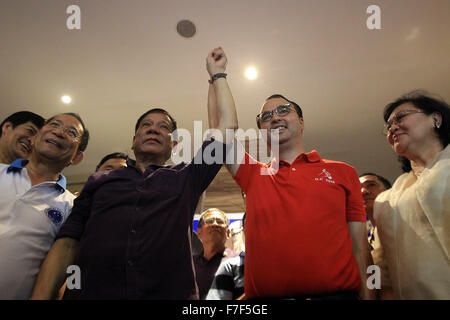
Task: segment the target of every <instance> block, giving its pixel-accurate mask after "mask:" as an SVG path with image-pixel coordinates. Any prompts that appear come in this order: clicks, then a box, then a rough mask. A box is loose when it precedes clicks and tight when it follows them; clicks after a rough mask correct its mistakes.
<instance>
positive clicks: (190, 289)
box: [0, 47, 450, 300]
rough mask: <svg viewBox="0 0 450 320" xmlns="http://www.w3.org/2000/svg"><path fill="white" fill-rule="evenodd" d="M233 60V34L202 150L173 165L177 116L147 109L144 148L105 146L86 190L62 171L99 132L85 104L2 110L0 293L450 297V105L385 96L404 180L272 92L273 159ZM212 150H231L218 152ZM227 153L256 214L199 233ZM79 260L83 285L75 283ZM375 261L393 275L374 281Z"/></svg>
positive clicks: (210, 224) (267, 127)
mask: <svg viewBox="0 0 450 320" xmlns="http://www.w3.org/2000/svg"><path fill="white" fill-rule="evenodd" d="M227 62H228V60H227V56H226V55H225V52H224V51H223V49H222V48H221V47H218V48H215V49H213V50H212V51H211V52H210V53H209V54H208V56H207V58H206V69H207V72H208V74H209V77H210V80H209V83H210V84H209V91H208V106H207V110H208V121H209V127H210V128H211V129H215V130H218V131H216V132H219V133H221V134H215V135H213V136H208V137H206V138H205V140H204V141H203V145H202V146H201V148H200V149H199V150H198V151H197V154H196V155H195V157H194V159H193V161H192V162H190V163H184V162H182V163H178V164H171V165H167V164H166V162H167V160H168V159H169V158H170V156H171V152H172V150H173V148H174V147H175V146H176V145H177V140H176V134H175V132H176V129H177V122H176V121H175V119H174V118H173V117H172V116H171V115H170V113H169V112H167V111H166V110H164V109H160V108H154V109H150V110H149V111H147V112H146V113H144V114H143V115H141V116H140V117H139V118H138V120H137V122H136V125H135V131H134V132H135V133H134V136H133V138H132V150H133V153H134V157H133V158H134V159H132V157H129V156H127V155H126V154H123V153H117V152H115V153H111V154H108V155H107V156H105V157H104V158H103V159H102V160H101V161H100V162H99V163H98V165H97V167H96V168H95V173H93V174H92V175H91V176H90V177H89V179H88V181H87V182H86V184H85V185H84V187H83V190H82V191H81V193H80V194H79V195H78V196H75V195H73V194H72V193H71V192H70V191H68V190H67V188H66V185H67V181H66V178H65V177H64V175H63V174H62V172H63V170H64V168H66V167H68V166H71V165H77V164H79V163H80V162H81V161H82V160H83V158H84V151H85V150H86V148H87V145H88V141H89V131H88V129H87V128H86V126H85V124H84V122H83V120H82V119H81V117H80V116H79V115H78V114H76V113H61V114H57V115H54V116H53V117H50V118H49V119H44V118H42V117H41V116H39V115H37V114H35V113H33V112H29V111H20V112H17V113H15V114H13V115H11V116H9V117H7V118H6V119H5V120H4V121H3V122H2V124H1V127H0V129H1V130H0V189H1V198H0V257H1V259H0V299H56V298H60V299H155V300H156V299H158V300H159V299H167V300H173V299H176V300H185V299H188V300H191V299H192V300H197V299H212V300H217V299H219V300H232V299H298V300H305V299H312V300H358V299H450V150H449V147H448V142H449V131H450V108H449V105H448V104H447V103H446V102H445V101H444V100H442V99H440V98H437V97H434V96H431V95H430V94H428V93H426V92H424V91H414V92H411V93H409V94H406V95H403V96H401V97H400V98H398V99H396V100H395V101H394V102H392V103H390V104H389V105H387V106H386V107H385V109H384V113H383V117H384V121H385V130H384V133H385V135H386V140H387V143H388V144H389V145H390V146H391V147H392V148H393V150H394V151H395V152H396V153H397V154H398V156H399V160H400V162H401V164H402V168H403V171H404V174H402V175H401V176H400V177H398V178H397V179H396V181H395V182H394V183H393V185H392V186H391V183H390V182H389V181H388V180H387V179H385V178H384V177H382V176H381V175H379V174H376V173H373V172H366V173H362V174H360V175H358V173H357V171H356V170H355V168H354V167H352V166H351V165H349V164H347V163H344V162H340V161H333V160H327V159H323V158H322V157H321V156H320V154H319V153H318V152H317V151H315V150H311V151H308V150H306V149H305V146H304V143H303V131H304V129H305V125H304V123H305V121H306V120H305V119H304V117H303V110H302V109H301V107H300V106H299V104H297V103H296V102H294V101H291V100H289V99H288V98H286V97H285V96H283V95H281V94H273V95H271V96H269V97H268V98H267V99H266V100H265V102H264V104H263V106H262V108H261V110H260V113H259V114H258V115H257V116H256V124H257V127H258V128H259V129H260V130H262V132H267V134H265V136H264V139H265V141H266V143H267V146H268V148H269V149H271V148H272V147H273V148H275V144H276V148H277V150H278V154H277V156H276V157H274V158H273V159H272V161H271V162H270V163H261V162H258V161H257V160H256V159H254V158H252V156H251V155H250V154H248V153H247V152H245V148H244V146H243V145H242V144H241V143H240V142H239V141H238V140H237V139H235V137H234V134H233V132H234V131H235V130H236V129H237V128H238V119H237V113H236V107H235V103H234V99H233V96H232V94H231V90H230V88H229V86H228V83H227V79H226V78H227V74H226V73H225V71H226V66H227ZM206 149H208V150H213V153H214V152H215V153H216V154H217V155H220V156H219V157H218V158H219V159H218V160H217V161H215V162H213V163H210V162H209V161H206V160H205V159H204V158H203V156H202V155H203V153H204V151H205V150H206ZM231 150H233V151H234V152H235V153H234V154H235V155H237V159H234V157H233V161H230V158H229V157H227V154H228V153H229V152H231ZM219 151H220V152H219ZM215 159H217V157H216V158H215ZM236 160H237V161H236ZM223 163H225V165H226V167H227V169H228V171H229V172H230V174H231V175H232V177H233V179H234V180H235V181H236V183H237V184H238V185H239V187H240V188H241V190H242V192H243V195H244V198H245V219H244V220H243V222H242V224H239V225H238V226H236V225H234V226H231V227H230V224H229V219H228V217H227V214H226V213H225V212H223V211H222V210H220V209H218V208H210V209H208V210H206V211H204V212H203V213H202V214H201V216H200V220H199V226H198V229H197V232H194V231H193V230H192V222H193V217H194V213H195V210H196V207H197V204H198V202H199V199H200V197H201V195H202V193H203V192H204V191H205V190H206V188H207V187H208V185H209V184H210V183H211V182H212V180H213V179H214V177H215V176H216V174H217V173H218V171H219V170H220V168H221V166H222V164H223ZM263 173H264V174H263ZM236 230H237V231H236ZM244 231H245V236H243V234H244ZM237 235H240V236H241V237H240V238H239V237H237ZM230 236H232V237H234V238H233V241H229V243H232V244H233V245H232V246H231V247H229V248H227V247H226V243H227V239H228V238H229V237H230ZM244 239H245V240H244ZM244 241H245V244H244ZM71 265H76V266H78V267H79V270H80V271H81V272H80V277H81V278H80V283H81V286H80V288H68V287H66V285H65V281H66V278H67V269H68V267H69V266H71ZM370 265H376V266H378V267H379V268H380V278H381V279H380V281H381V287H380V288H377V289H373V288H369V286H368V285H367V279H368V277H369V274H368V272H367V270H368V267H369V266H370Z"/></svg>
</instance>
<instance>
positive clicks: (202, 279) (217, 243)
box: [193, 208, 235, 300]
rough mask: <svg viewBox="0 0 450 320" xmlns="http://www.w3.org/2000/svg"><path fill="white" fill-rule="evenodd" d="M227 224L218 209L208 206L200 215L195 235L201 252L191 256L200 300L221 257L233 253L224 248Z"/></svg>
mask: <svg viewBox="0 0 450 320" xmlns="http://www.w3.org/2000/svg"><path fill="white" fill-rule="evenodd" d="M228 225H229V220H228V217H227V215H226V214H225V212H223V211H222V210H220V209H217V208H210V209H207V210H205V211H204V212H202V214H201V215H200V219H199V221H198V229H197V235H198V238H199V239H200V240H201V241H202V244H203V252H202V253H201V254H198V255H195V256H194V257H193V258H194V266H195V275H196V281H197V285H198V291H199V296H200V300H204V299H205V298H206V295H207V294H208V290H209V288H210V287H211V284H212V281H213V279H214V274H215V273H216V271H217V268H218V267H219V265H220V262H221V261H222V259H223V258H224V257H227V256H233V255H235V254H233V253H231V252H230V251H226V250H225V242H226V241H227V239H228V237H229V235H230V230H228ZM230 253H231V254H230Z"/></svg>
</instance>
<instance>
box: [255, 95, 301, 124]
mask: <svg viewBox="0 0 450 320" xmlns="http://www.w3.org/2000/svg"><path fill="white" fill-rule="evenodd" d="M275 98H281V99H284V100H286V101H288V102H289V103H291V104H292V105H293V106H294V109H295V111H296V112H297V114H298V116H299V118H303V111H302V108H300V106H299V105H298V104H297V103H295V102H294V101H291V100H289V99H288V98H286V97H285V96H283V95H281V94H278V93H275V94H273V95H271V96H270V97H268V98H267V99H266V100H265V101H268V100H270V99H275ZM256 125H257V126H258V129H260V128H261V125H260V123H259V120H256Z"/></svg>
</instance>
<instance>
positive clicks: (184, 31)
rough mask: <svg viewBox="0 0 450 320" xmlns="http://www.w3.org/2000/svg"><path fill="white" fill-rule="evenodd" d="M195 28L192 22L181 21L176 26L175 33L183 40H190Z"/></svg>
mask: <svg viewBox="0 0 450 320" xmlns="http://www.w3.org/2000/svg"><path fill="white" fill-rule="evenodd" d="M196 31H197V28H196V27H195V24H194V23H193V22H192V21H189V20H181V21H180V22H178V24H177V32H178V34H179V35H180V36H182V37H184V38H191V37H193V36H194V35H195V32H196Z"/></svg>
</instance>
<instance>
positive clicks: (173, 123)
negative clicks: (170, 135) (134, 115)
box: [134, 108, 177, 133]
mask: <svg viewBox="0 0 450 320" xmlns="http://www.w3.org/2000/svg"><path fill="white" fill-rule="evenodd" d="M149 113H162V114H164V115H166V116H167V117H169V119H170V121H171V122H172V132H173V131H175V130H177V122H176V121H175V119H174V118H173V117H172V116H171V115H170V114H169V113H168V112H167V111H166V110H164V109H161V108H153V109H151V110H148V111H147V112H146V113H144V114H143V115H142V116H140V117H139V119H138V121H137V122H136V126H135V127H134V133H136V132H137V131H138V129H139V126H140V124H141V121H142V120H143V119H144V118H145V117H146V116H147V115H148V114H149Z"/></svg>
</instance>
